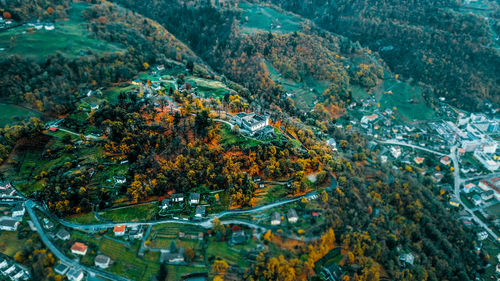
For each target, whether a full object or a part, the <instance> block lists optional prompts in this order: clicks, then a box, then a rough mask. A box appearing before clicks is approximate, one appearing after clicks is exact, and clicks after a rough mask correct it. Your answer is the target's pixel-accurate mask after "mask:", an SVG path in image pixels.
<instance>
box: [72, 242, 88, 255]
mask: <svg viewBox="0 0 500 281" xmlns="http://www.w3.org/2000/svg"><path fill="white" fill-rule="evenodd" d="M71 250H72V251H76V252H82V253H83V252H85V251H87V245H85V244H83V243H80V242H76V243H75V244H73V246H72V247H71Z"/></svg>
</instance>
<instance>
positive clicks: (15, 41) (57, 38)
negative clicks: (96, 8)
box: [0, 3, 124, 59]
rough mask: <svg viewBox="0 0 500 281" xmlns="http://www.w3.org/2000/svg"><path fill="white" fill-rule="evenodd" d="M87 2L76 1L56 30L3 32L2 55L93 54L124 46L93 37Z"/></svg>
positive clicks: (14, 30)
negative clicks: (86, 14)
mask: <svg viewBox="0 0 500 281" xmlns="http://www.w3.org/2000/svg"><path fill="white" fill-rule="evenodd" d="M87 7H88V4H84V3H74V4H72V8H71V9H70V10H69V13H68V17H69V19H68V20H60V21H56V22H55V30H51V31H47V30H45V29H41V30H34V29H30V30H28V28H27V27H26V26H19V27H16V28H12V29H9V30H7V31H4V32H1V33H0V48H4V49H5V50H4V51H2V52H0V57H6V56H9V55H22V56H23V57H25V58H26V57H28V58H35V59H38V58H44V57H46V56H48V55H50V54H55V53H61V54H63V55H64V56H67V57H77V56H84V55H86V54H87V52H88V51H92V52H93V53H103V52H116V51H123V50H124V49H123V48H122V47H121V46H119V45H117V44H112V43H109V42H106V41H102V40H98V39H94V38H92V35H91V34H90V33H89V31H88V30H87V29H86V28H85V19H84V17H83V16H82V12H83V10H85V9H86V8H87Z"/></svg>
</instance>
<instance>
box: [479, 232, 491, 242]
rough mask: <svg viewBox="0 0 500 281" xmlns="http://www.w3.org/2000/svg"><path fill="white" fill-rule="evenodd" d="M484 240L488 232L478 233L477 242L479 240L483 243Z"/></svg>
mask: <svg viewBox="0 0 500 281" xmlns="http://www.w3.org/2000/svg"><path fill="white" fill-rule="evenodd" d="M486 238H488V232H486V231H482V232H479V233H478V234H477V240H479V241H483V240H485V239H486Z"/></svg>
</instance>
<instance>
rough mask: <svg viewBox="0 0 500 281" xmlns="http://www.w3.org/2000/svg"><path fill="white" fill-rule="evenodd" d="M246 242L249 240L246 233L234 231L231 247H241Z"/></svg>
mask: <svg viewBox="0 0 500 281" xmlns="http://www.w3.org/2000/svg"><path fill="white" fill-rule="evenodd" d="M246 240H247V237H246V235H245V231H243V230H236V231H233V233H232V234H231V242H230V244H231V245H240V244H243V243H245V241H246Z"/></svg>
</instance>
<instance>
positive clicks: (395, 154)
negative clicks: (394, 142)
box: [389, 146, 401, 159]
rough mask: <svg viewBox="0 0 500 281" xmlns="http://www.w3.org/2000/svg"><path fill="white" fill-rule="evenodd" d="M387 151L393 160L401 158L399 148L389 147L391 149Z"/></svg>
mask: <svg viewBox="0 0 500 281" xmlns="http://www.w3.org/2000/svg"><path fill="white" fill-rule="evenodd" d="M389 150H390V152H391V154H392V156H393V157H394V158H396V159H398V158H399V156H401V147H399V146H391V148H390V149H389Z"/></svg>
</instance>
